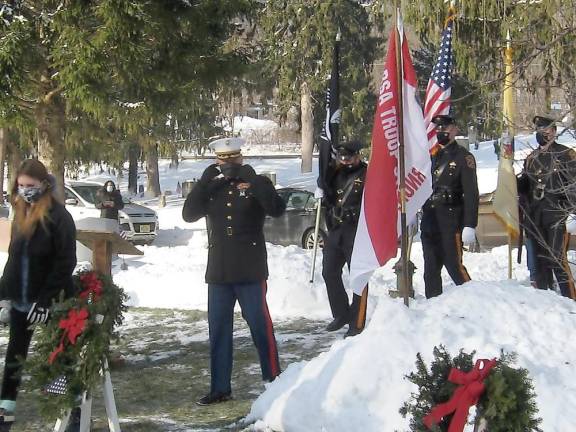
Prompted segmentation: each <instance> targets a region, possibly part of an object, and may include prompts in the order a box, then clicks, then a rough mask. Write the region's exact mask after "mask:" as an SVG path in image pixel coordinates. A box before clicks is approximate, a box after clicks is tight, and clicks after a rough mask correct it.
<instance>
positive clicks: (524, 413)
mask: <svg viewBox="0 0 576 432" xmlns="http://www.w3.org/2000/svg"><path fill="white" fill-rule="evenodd" d="M474 354H475V352H472V353H466V352H464V351H463V350H460V352H459V354H458V355H457V356H456V357H454V358H452V356H451V355H450V353H448V351H447V350H446V348H445V347H444V346H442V345H441V346H440V347H434V360H433V361H432V363H431V365H430V369H429V368H428V366H427V365H426V363H425V362H424V360H423V359H422V356H421V355H420V353H418V354H417V356H416V357H417V358H416V371H415V372H411V373H410V374H408V375H407V376H406V378H407V379H408V380H409V381H410V382H412V383H413V384H415V385H416V386H417V387H418V390H417V391H416V392H414V393H412V395H411V397H410V399H409V400H408V401H407V402H405V403H404V405H403V406H402V408H401V409H400V414H402V416H403V417H409V418H410V429H409V430H410V431H412V432H427V431H433V432H445V431H449V432H452V431H462V430H463V429H464V426H465V424H466V423H467V422H468V409H469V408H471V407H472V406H476V416H475V418H474V419H473V422H474V431H475V432H476V431H488V432H510V431H522V432H541V429H540V428H539V426H540V423H541V419H540V418H538V417H537V414H538V408H537V406H536V395H535V393H534V387H533V385H532V381H531V379H530V377H529V374H528V370H526V369H523V368H514V367H512V364H513V363H514V362H515V360H516V356H515V354H508V353H504V352H502V353H501V354H500V357H499V358H498V359H491V360H477V361H476V362H474V361H473V358H474Z"/></svg>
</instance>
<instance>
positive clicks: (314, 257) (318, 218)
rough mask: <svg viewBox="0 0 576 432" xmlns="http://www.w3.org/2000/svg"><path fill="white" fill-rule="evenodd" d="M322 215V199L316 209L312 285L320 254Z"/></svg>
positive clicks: (311, 271) (311, 273)
mask: <svg viewBox="0 0 576 432" xmlns="http://www.w3.org/2000/svg"><path fill="white" fill-rule="evenodd" d="M321 214H322V198H318V201H317V207H316V225H315V226H314V251H313V252H312V268H311V269H310V283H311V284H313V283H314V271H315V270H316V254H317V253H318V235H319V234H320V216H321Z"/></svg>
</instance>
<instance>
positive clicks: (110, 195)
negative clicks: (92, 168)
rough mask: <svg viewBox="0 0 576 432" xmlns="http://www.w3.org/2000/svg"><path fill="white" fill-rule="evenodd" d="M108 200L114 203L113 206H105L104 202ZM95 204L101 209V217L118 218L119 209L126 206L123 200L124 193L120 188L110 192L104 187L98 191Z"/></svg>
mask: <svg viewBox="0 0 576 432" xmlns="http://www.w3.org/2000/svg"><path fill="white" fill-rule="evenodd" d="M106 201H111V202H113V203H114V205H113V206H112V207H105V206H104V202H106ZM94 206H95V207H96V208H97V209H99V210H100V217H101V218H105V219H114V220H118V210H122V209H123V208H124V201H123V200H122V195H121V194H120V191H119V190H118V189H115V190H114V191H112V192H108V191H107V190H106V189H104V188H102V189H99V190H98V192H96V199H95V200H94Z"/></svg>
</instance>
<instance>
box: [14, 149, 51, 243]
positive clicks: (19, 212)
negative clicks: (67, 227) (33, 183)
mask: <svg viewBox="0 0 576 432" xmlns="http://www.w3.org/2000/svg"><path fill="white" fill-rule="evenodd" d="M21 175H27V176H29V177H32V178H33V179H36V180H39V181H40V182H41V183H42V184H43V185H44V187H45V190H44V193H43V194H42V196H41V197H40V199H39V200H38V201H36V202H35V203H34V205H31V204H28V203H27V202H26V201H24V200H23V199H22V197H20V195H18V178H19V177H20V176H21ZM50 189H51V188H50V176H49V174H48V171H47V170H46V167H45V166H44V164H42V162H40V161H37V160H35V159H27V160H25V161H24V162H22V164H21V165H20V167H19V168H18V171H17V172H16V180H15V181H14V184H13V185H12V191H11V195H10V201H11V203H12V208H13V209H14V224H13V232H14V233H15V234H16V235H17V236H23V237H25V238H27V239H29V238H30V237H32V234H34V231H36V227H37V226H38V224H40V225H41V226H42V227H43V228H46V221H47V219H48V212H49V211H50V208H51V207H52V194H51V193H50Z"/></svg>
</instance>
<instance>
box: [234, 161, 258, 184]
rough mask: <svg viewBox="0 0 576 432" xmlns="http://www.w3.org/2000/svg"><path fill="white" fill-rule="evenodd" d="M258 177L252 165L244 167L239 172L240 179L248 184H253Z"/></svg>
mask: <svg viewBox="0 0 576 432" xmlns="http://www.w3.org/2000/svg"><path fill="white" fill-rule="evenodd" d="M256 175H257V174H256V171H254V168H252V167H251V166H250V165H242V166H241V167H240V169H239V170H238V177H239V178H240V179H241V180H244V181H245V182H246V183H252V182H253V181H254V179H256Z"/></svg>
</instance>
